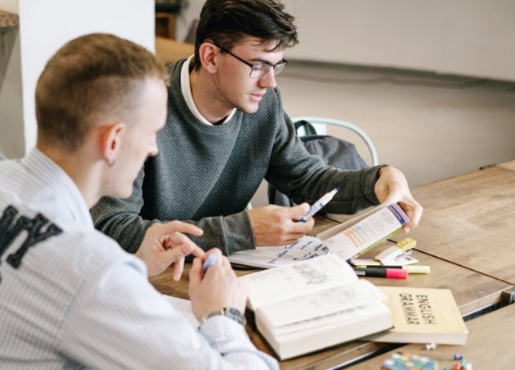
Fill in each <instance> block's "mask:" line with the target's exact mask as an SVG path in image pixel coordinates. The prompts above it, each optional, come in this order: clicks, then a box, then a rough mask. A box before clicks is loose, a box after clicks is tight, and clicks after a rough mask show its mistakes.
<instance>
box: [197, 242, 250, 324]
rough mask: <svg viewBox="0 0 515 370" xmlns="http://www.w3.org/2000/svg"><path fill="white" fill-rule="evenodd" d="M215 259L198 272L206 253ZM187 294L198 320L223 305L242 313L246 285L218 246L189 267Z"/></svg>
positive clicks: (245, 299) (246, 292)
mask: <svg viewBox="0 0 515 370" xmlns="http://www.w3.org/2000/svg"><path fill="white" fill-rule="evenodd" d="M213 253H215V254H217V259H216V261H215V263H213V264H212V265H211V266H209V268H208V269H207V271H206V273H205V274H203V273H202V264H203V263H204V261H205V260H206V258H207V256H208V255H210V254H213ZM189 294H190V299H191V307H192V309H193V313H194V314H195V317H196V318H197V319H198V320H201V319H202V318H203V317H204V316H206V315H207V314H209V313H211V312H213V311H216V310H219V309H222V308H224V307H234V308H237V309H238V310H240V312H241V313H244V312H245V303H246V301H247V296H248V288H247V286H246V285H244V284H243V282H242V281H241V280H240V279H238V277H237V276H236V274H235V272H234V270H233V269H232V267H231V264H230V262H229V260H228V259H227V257H225V256H223V255H222V252H221V251H220V249H218V248H214V249H211V250H210V251H208V252H207V254H206V255H205V256H204V257H201V258H195V259H194V260H193V264H192V266H191V270H190V288H189Z"/></svg>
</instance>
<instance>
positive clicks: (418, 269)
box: [355, 265, 431, 274]
mask: <svg viewBox="0 0 515 370" xmlns="http://www.w3.org/2000/svg"><path fill="white" fill-rule="evenodd" d="M355 267H360V268H363V267H365V268H371V269H373V268H375V269H378V270H380V269H403V270H406V271H408V274H429V273H430V272H431V266H422V265H403V266H399V265H395V266H391V265H358V266H355Z"/></svg>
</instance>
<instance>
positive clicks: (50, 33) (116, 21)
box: [0, 0, 155, 155]
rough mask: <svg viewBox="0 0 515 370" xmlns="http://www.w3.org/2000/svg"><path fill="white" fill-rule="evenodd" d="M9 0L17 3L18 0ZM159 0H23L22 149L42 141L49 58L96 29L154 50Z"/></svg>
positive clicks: (0, 137)
mask: <svg viewBox="0 0 515 370" xmlns="http://www.w3.org/2000/svg"><path fill="white" fill-rule="evenodd" d="M0 1H1V2H0V9H6V10H7V8H6V7H5V6H4V1H6V0H0ZM7 1H8V2H9V4H6V5H7V6H12V4H13V3H14V2H17V1H18V0H7ZM154 4H155V3H154V0H139V1H125V0H88V1H74V0H45V1H41V0H19V17H20V27H19V29H20V32H19V33H20V52H21V53H20V55H21V80H22V81H21V85H22V86H21V90H22V100H23V135H24V137H23V139H22V142H21V143H19V145H18V146H20V147H19V148H17V149H18V150H20V151H21V152H22V153H21V154H22V155H23V154H25V153H26V152H27V151H28V150H30V149H31V148H32V147H33V146H34V145H35V142H36V117H35V111H34V109H35V102H34V93H35V87H36V82H37V79H38V77H39V74H40V73H41V71H42V70H43V68H44V66H45V63H46V61H47V60H48V59H49V58H50V57H51V56H52V55H53V54H54V52H55V51H56V50H57V49H58V48H59V47H61V46H62V45H63V44H64V43H65V42H67V41H69V40H71V39H73V38H75V37H77V36H79V35H83V34H86V33H91V32H108V33H114V34H116V35H118V36H121V37H125V38H127V39H130V40H133V41H135V42H137V43H139V44H141V45H143V46H145V47H146V48H148V49H149V50H151V51H154V48H155V46H154V32H155V31H154V28H155V18H154ZM57 9H58V11H57ZM13 109H16V107H13ZM13 125H15V126H16V125H19V123H13ZM17 128H19V127H13V129H14V130H15V129H17ZM1 129H2V134H1V135H0V145H4V144H3V142H4V141H5V140H6V136H5V134H4V130H5V128H4V127H1ZM0 148H1V146H0Z"/></svg>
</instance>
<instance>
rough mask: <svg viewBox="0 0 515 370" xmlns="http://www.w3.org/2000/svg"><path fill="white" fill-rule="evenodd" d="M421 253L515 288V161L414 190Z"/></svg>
mask: <svg viewBox="0 0 515 370" xmlns="http://www.w3.org/2000/svg"><path fill="white" fill-rule="evenodd" d="M413 195H414V196H415V198H416V199H417V200H418V201H419V202H420V203H421V204H422V205H423V206H424V214H423V216H422V220H421V222H420V225H419V226H418V227H417V228H416V229H415V230H413V232H412V233H411V234H410V236H411V237H413V238H414V239H416V240H417V249H418V250H420V251H423V252H425V253H428V254H430V255H432V256H435V257H438V258H441V259H444V260H447V261H450V262H452V263H455V264H457V265H460V266H463V267H466V268H468V269H471V270H474V271H478V272H480V273H483V274H486V275H489V276H491V277H493V278H495V279H499V280H502V281H505V282H508V283H510V284H515V253H514V247H515V162H509V163H507V164H504V165H497V166H491V167H487V168H485V169H483V170H478V171H475V172H472V173H468V174H465V175H461V176H456V177H452V178H449V179H446V180H443V181H438V182H434V183H431V184H428V185H424V186H420V187H417V188H415V189H414V191H413Z"/></svg>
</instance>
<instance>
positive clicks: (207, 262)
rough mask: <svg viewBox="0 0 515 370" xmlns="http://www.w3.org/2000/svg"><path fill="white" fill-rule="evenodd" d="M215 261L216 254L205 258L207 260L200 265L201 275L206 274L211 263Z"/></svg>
mask: <svg viewBox="0 0 515 370" xmlns="http://www.w3.org/2000/svg"><path fill="white" fill-rule="evenodd" d="M216 259H217V257H216V254H210V255H209V256H207V259H206V260H205V261H204V263H203V264H202V273H203V274H205V273H206V271H207V269H208V268H209V266H211V265H212V264H213V263H215V262H216Z"/></svg>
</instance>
